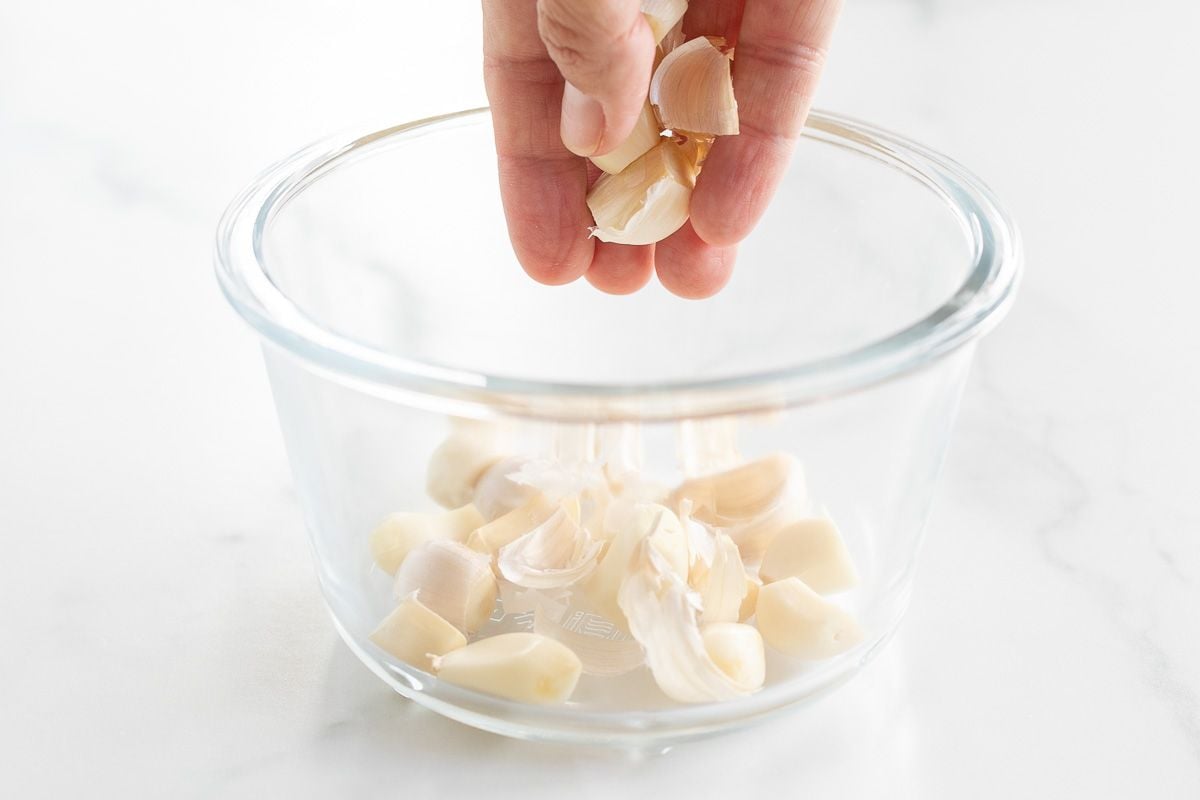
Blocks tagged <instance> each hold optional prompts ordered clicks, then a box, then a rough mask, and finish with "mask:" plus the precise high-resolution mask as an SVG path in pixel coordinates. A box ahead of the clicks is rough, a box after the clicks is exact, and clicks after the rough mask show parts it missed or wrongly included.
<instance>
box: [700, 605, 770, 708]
mask: <svg viewBox="0 0 1200 800" xmlns="http://www.w3.org/2000/svg"><path fill="white" fill-rule="evenodd" d="M700 636H701V638H702V639H703V640H704V651H705V652H706V653H708V657H709V658H711V659H712V660H713V663H714V664H716V665H717V668H718V669H720V670H721V672H723V673H725V675H726V677H728V678H729V680H730V681H731V682H732V683H733V685H734V686H735V687H736V688H737V689H739V690H740V691H743V692H753V691H755V690H757V689H760V688H762V685H763V681H764V680H765V679H766V677H767V659H766V653H765V652H764V650H763V640H762V636H761V635H760V634H759V632H758V631H757V630H755V629H754V627H753V626H751V625H742V624H740V623H737V622H718V623H715V624H712V625H705V626H704V627H703V628H701V630H700Z"/></svg>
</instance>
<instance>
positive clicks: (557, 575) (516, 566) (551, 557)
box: [496, 508, 602, 589]
mask: <svg viewBox="0 0 1200 800" xmlns="http://www.w3.org/2000/svg"><path fill="white" fill-rule="evenodd" d="M601 546H602V543H601V542H597V541H593V540H592V537H591V536H589V535H588V532H587V531H586V530H585V529H584V528H583V527H582V526H581V525H580V524H579V519H578V517H576V518H574V519H572V517H571V515H569V514H568V513H567V512H566V510H565V509H563V508H559V509H558V510H557V511H555V512H554V513H553V514H551V515H550V517H549V519H547V520H546V521H545V522H543V523H542V524H541V525H538V526H537V527H536V528H534V529H533V530H531V531H529V532H528V533H526V534H524V535H523V536H521V537H520V538H518V539H516V540H515V541H513V542H511V543H510V544H507V545H505V546H504V547H502V548H501V549H500V552H499V553H498V555H497V557H496V567H497V569H498V570H499V572H500V575H501V576H502V577H503V578H504V579H505V580H507V581H510V582H511V583H515V584H516V585H517V586H524V587H525V588H527V589H557V588H561V587H564V586H570V585H571V584H573V583H575V582H577V581H579V580H581V579H582V578H584V577H586V576H587V575H588V573H590V572H591V571H592V569H593V568H594V567H595V566H596V557H597V556H598V555H599V554H600V548H601Z"/></svg>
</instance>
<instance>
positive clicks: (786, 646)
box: [755, 578, 863, 661]
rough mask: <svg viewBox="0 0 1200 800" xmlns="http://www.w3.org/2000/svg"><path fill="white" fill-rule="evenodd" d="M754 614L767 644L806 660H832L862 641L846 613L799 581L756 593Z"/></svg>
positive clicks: (769, 586)
mask: <svg viewBox="0 0 1200 800" xmlns="http://www.w3.org/2000/svg"><path fill="white" fill-rule="evenodd" d="M755 615H756V617H757V622H758V630H759V632H760V633H761V634H762V637H763V639H764V640H765V641H766V643H767V644H769V645H771V647H773V648H775V649H776V650H778V651H779V652H781V653H785V654H787V655H789V656H794V657H796V658H800V659H804V660H806V661H816V660H820V659H824V658H832V657H833V656H836V655H838V654H839V653H844V652H845V651H847V650H849V649H850V648H852V647H854V646H855V645H856V644H858V643H859V642H861V641H862V639H863V631H862V628H860V627H859V625H858V622H857V621H856V620H855V619H854V617H853V616H852V615H851V614H850V613H849V612H847V611H846V610H844V609H843V608H841V607H840V606H838V605H836V604H834V603H831V602H829V601H828V600H826V599H825V598H823V597H821V595H819V594H817V593H816V592H814V591H813V590H812V589H810V588H809V587H808V586H807V585H806V584H805V583H804V581H802V580H800V579H799V578H784V579H783V580H781V581H776V582H775V583H768V584H766V585H764V586H763V587H762V589H760V590H759V592H758V605H757V606H756V607H755Z"/></svg>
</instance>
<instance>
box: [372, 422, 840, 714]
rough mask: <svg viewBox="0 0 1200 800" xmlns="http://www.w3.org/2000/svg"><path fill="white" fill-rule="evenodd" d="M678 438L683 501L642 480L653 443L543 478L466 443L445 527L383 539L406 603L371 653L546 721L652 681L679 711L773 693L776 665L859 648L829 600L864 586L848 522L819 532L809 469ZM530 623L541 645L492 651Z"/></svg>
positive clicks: (594, 453) (448, 469) (453, 471)
mask: <svg viewBox="0 0 1200 800" xmlns="http://www.w3.org/2000/svg"><path fill="white" fill-rule="evenodd" d="M689 424H694V423H683V425H685V426H687V425H689ZM566 438H569V437H566ZM680 438H681V442H682V443H683V448H684V450H685V452H684V454H683V455H684V458H683V459H682V461H683V467H684V471H685V474H686V475H688V476H689V477H687V478H686V479H684V480H683V481H682V482H681V483H679V484H678V485H677V486H675V487H673V488H671V487H666V486H662V485H660V484H657V483H655V482H654V481H652V480H649V479H648V478H647V477H646V475H645V473H644V471H643V470H642V463H641V462H642V458H641V455H640V450H641V439H640V432H639V430H638V428H637V426H636V425H632V424H626V425H616V426H613V427H612V429H611V430H607V429H606V431H605V433H604V435H602V436H598V435H597V434H596V433H595V432H594V431H592V432H591V433H589V434H588V435H587V437H586V439H587V441H586V443H585V445H584V446H582V447H578V446H575V442H574V440H573V441H572V442H568V443H566V444H565V445H564V446H562V447H558V446H556V447H555V448H554V450H553V453H552V455H551V456H548V457H543V458H535V457H529V456H519V455H518V456H514V455H511V454H510V453H509V452H506V448H505V444H504V442H503V437H502V436H500V435H497V433H496V429H495V428H493V427H489V426H485V425H480V424H477V423H475V424H468V423H464V424H461V425H459V426H458V427H457V428H456V429H455V431H454V432H453V433H452V434H451V435H450V437H449V438H447V439H446V440H445V441H444V442H443V443H442V444H441V445H440V446H439V447H438V448H437V449H436V450H435V451H434V453H433V455H432V456H431V459H430V464H429V469H428V473H427V487H426V489H427V492H428V494H429V495H430V496H431V497H432V498H434V499H435V500H437V501H438V502H439V503H440V504H442V505H443V506H446V507H447V508H446V510H445V511H442V512H434V513H416V514H411V513H401V514H393V515H391V516H389V517H388V518H387V519H385V520H383V522H382V523H381V524H380V525H379V526H378V527H377V528H376V529H375V531H374V532H373V533H372V534H371V537H370V547H371V553H372V557H373V558H374V561H375V563H376V564H377V565H378V566H379V567H380V568H381V569H383V570H385V571H386V572H388V573H391V574H392V575H394V579H393V594H394V597H395V601H396V603H397V606H396V608H395V610H394V611H393V612H392V613H391V614H390V615H388V616H387V617H386V618H385V619H384V620H383V622H382V623H381V624H380V625H379V627H378V628H377V629H376V631H375V632H374V633H373V634H372V635H371V640H372V642H374V643H375V644H376V645H377V646H378V647H380V648H381V649H382V650H383V651H385V652H386V653H388V654H390V655H391V656H392V657H394V658H395V659H398V660H399V661H402V662H404V663H406V664H410V665H412V666H414V667H417V668H419V669H422V670H425V671H427V672H431V673H434V674H436V675H437V676H438V677H439V678H442V679H444V680H446V681H448V682H450V683H455V684H459V685H462V686H466V687H468V688H471V689H475V690H478V691H482V692H486V693H489V694H493V695H497V696H500V697H505V698H508V699H511V700H517V701H522V702H529V703H559V702H563V701H565V700H567V699H569V698H570V696H571V694H572V692H573V691H574V689H575V687H576V684H577V682H578V681H579V679H580V677H581V675H584V674H587V675H592V676H596V677H600V678H606V679H607V678H616V677H618V676H620V675H624V674H626V673H628V672H631V671H633V670H637V669H640V668H642V667H646V668H648V669H649V671H650V674H651V676H652V677H653V679H654V682H655V683H656V684H657V686H658V687H659V688H660V689H661V690H662V692H663V693H664V694H665V695H666V696H667V697H669V698H671V699H673V700H675V701H678V702H683V703H703V702H713V701H721V700H729V699H733V698H736V697H741V696H745V695H747V694H750V693H753V692H755V691H757V690H758V689H760V688H761V687H762V686H763V684H764V681H765V678H766V650H765V648H766V647H770V648H772V649H774V650H776V651H778V652H779V653H781V654H784V655H786V656H788V657H790V658H792V659H796V660H798V661H812V660H819V659H825V658H830V657H832V656H835V655H838V654H840V653H843V652H845V651H847V650H849V649H851V648H852V647H854V646H855V645H856V644H858V643H859V642H860V641H861V640H862V638H863V633H862V631H861V629H860V628H859V626H858V623H857V622H856V621H855V619H854V617H853V616H852V615H851V614H850V613H849V612H847V611H846V610H844V609H843V607H842V606H841V605H838V604H837V603H835V602H833V601H830V600H829V599H826V597H825V596H824V595H827V594H832V593H839V592H844V591H846V590H848V589H851V588H853V587H854V586H856V585H857V582H858V575H857V572H856V570H855V567H854V564H853V562H852V561H851V558H850V555H849V553H848V552H847V549H846V546H845V544H844V542H843V540H842V537H841V534H840V532H839V530H838V528H837V526H836V525H835V524H834V522H833V521H832V520H831V519H830V518H829V517H828V516H827V515H822V516H818V515H814V514H813V513H812V512H811V510H810V504H809V502H808V500H807V496H806V494H807V493H806V489H805V486H804V481H803V476H802V473H801V470H800V467H799V465H798V464H797V463H796V461H795V459H794V458H792V457H791V456H790V455H787V454H783V453H775V454H772V455H768V456H766V457H763V458H758V459H754V460H750V461H746V460H744V459H742V458H741V457H740V456H739V455H738V454H737V452H736V448H735V447H734V443H733V440H734V438H735V437H734V436H732V435H731V434H730V433H729V431H728V429H727V428H721V427H720V426H718V427H715V428H710V429H707V430H705V431H701V433H700V435H696V434H695V433H694V432H692V433H689V432H688V431H681V437H680ZM497 611H499V615H497V614H496V613H495V612H497ZM521 614H527V615H528V618H529V619H530V620H531V622H530V624H529V625H528V626H527V627H528V628H529V629H528V630H522V631H519V632H505V633H498V634H496V635H487V634H488V632H489V631H490V630H492V627H490V626H489V625H488V623H489V620H495V619H505V618H507V617H508V616H509V615H521ZM481 631H482V633H481Z"/></svg>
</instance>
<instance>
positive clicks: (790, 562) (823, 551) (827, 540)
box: [758, 517, 858, 594]
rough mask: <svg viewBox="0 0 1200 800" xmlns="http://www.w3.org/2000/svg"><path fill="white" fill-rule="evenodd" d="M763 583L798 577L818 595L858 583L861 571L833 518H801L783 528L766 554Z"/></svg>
mask: <svg viewBox="0 0 1200 800" xmlns="http://www.w3.org/2000/svg"><path fill="white" fill-rule="evenodd" d="M758 574H759V576H760V577H761V578H762V579H763V582H764V583H771V582H772V581H778V580H782V579H784V578H792V577H796V578H799V579H800V580H802V581H804V583H805V584H806V585H807V586H808V587H809V588H811V589H812V590H813V591H815V592H817V593H818V594H831V593H834V592H844V591H846V590H847V589H853V588H854V587H855V586H857V585H858V571H857V570H856V569H855V568H854V562H853V561H852V560H851V558H850V553H849V551H848V550H847V549H846V543H845V541H843V539H842V535H841V532H840V531H839V530H838V527H837V525H835V524H834V522H833V520H831V519H829V518H827V517H816V518H810V519H802V520H798V521H796V522H794V523H792V524H791V525H788V526H786V527H785V528H783V529H781V530H780V531H779V532H778V533H777V534H776V535H775V537H774V538H773V539H772V541H771V545H770V546H769V547H768V548H767V551H766V553H765V554H764V555H763V559H762V565H761V566H760V567H759V570H758Z"/></svg>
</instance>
